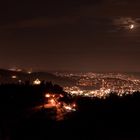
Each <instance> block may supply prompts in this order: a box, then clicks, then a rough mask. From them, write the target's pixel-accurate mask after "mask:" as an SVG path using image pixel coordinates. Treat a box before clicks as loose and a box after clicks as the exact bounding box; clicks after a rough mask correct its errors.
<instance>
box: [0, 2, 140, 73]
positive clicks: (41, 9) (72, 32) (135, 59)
mask: <svg viewBox="0 0 140 140" xmlns="http://www.w3.org/2000/svg"><path fill="white" fill-rule="evenodd" d="M131 25H134V28H133V29H130V26H131ZM15 66H16V67H21V68H33V69H35V70H46V71H47V70H73V71H75V70H76V71H77V70H78V71H126V72H130V71H135V72H136V71H139V72H140V0H38V1H37V0H27V1H26V0H23V1H21V0H17V1H13V0H7V1H6V0H4V1H2V2H1V4H0V67H1V68H11V67H15Z"/></svg>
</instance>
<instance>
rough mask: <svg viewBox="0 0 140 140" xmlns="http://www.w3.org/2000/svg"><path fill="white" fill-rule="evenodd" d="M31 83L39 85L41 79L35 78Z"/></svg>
mask: <svg viewBox="0 0 140 140" xmlns="http://www.w3.org/2000/svg"><path fill="white" fill-rule="evenodd" d="M33 84H34V85H40V84H41V81H40V80H39V79H36V80H34V81H33Z"/></svg>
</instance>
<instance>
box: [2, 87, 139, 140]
mask: <svg viewBox="0 0 140 140" xmlns="http://www.w3.org/2000/svg"><path fill="white" fill-rule="evenodd" d="M48 89H49V90H48ZM56 90H59V92H57V91H56ZM48 91H49V92H57V93H56V94H59V93H62V91H61V89H60V88H59V87H57V88H54V87H49V86H48V85H47V87H46V85H40V86H30V85H22V86H21V85H3V86H0V112H1V113H0V140H32V139H33V140H52V139H61V140H64V139H65V140H66V139H77V140H78V139H80V140H81V139H84V140H88V139H90V140H139V139H140V115H139V114H140V93H138V92H137V93H134V94H133V95H126V96H124V97H118V96H115V95H113V94H112V95H110V97H108V98H107V99H105V100H103V99H102V100H101V99H97V98H95V99H90V98H76V99H73V100H76V103H77V111H75V112H71V113H68V114H66V116H65V118H64V119H63V120H60V121H57V120H56V119H55V110H53V109H52V110H51V109H43V108H42V109H40V110H39V111H36V112H32V110H30V108H32V107H34V106H36V105H37V104H40V103H41V102H43V98H42V97H43V96H44V95H43V93H44V92H48ZM67 98H70V97H67ZM65 100H67V99H65Z"/></svg>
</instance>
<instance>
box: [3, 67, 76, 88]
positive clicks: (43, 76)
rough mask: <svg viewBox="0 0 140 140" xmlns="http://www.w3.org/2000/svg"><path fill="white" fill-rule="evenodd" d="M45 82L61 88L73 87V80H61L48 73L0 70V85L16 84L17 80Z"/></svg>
mask: <svg viewBox="0 0 140 140" xmlns="http://www.w3.org/2000/svg"><path fill="white" fill-rule="evenodd" d="M15 75H16V76H17V78H15V79H12V76H15ZM37 78H38V79H40V80H41V81H42V80H47V81H52V82H53V83H57V84H59V85H61V86H64V85H67V84H69V85H73V84H74V82H75V81H74V80H72V79H69V78H63V77H59V76H56V75H54V74H51V73H48V72H32V73H31V74H28V73H27V72H22V71H20V72H18V71H10V70H5V69H0V83H18V80H21V81H23V82H24V81H27V80H30V82H33V81H34V80H35V79H37Z"/></svg>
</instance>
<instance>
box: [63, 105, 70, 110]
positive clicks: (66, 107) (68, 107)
mask: <svg viewBox="0 0 140 140" xmlns="http://www.w3.org/2000/svg"><path fill="white" fill-rule="evenodd" d="M64 108H65V109H67V110H72V108H71V107H70V106H64Z"/></svg>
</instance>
